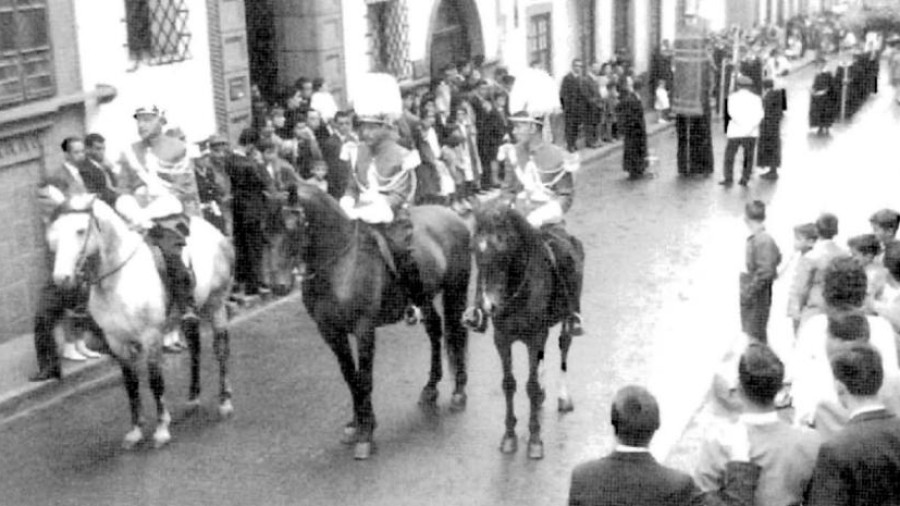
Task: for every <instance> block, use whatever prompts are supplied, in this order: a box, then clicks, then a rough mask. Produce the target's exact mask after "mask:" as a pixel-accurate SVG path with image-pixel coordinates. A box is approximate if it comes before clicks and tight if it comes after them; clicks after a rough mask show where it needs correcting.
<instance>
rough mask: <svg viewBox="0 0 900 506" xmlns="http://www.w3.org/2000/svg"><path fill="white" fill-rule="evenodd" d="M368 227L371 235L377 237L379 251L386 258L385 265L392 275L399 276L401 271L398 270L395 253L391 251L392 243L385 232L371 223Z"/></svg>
mask: <svg viewBox="0 0 900 506" xmlns="http://www.w3.org/2000/svg"><path fill="white" fill-rule="evenodd" d="M366 228H368V229H369V233H370V235H371V236H372V237H373V238H374V239H375V244H376V245H377V246H378V253H379V254H380V255H381V259H382V260H384V263H385V265H387V268H388V270H389V271H390V272H391V274H392V275H394V276H397V275H398V274H399V272H398V271H397V264H396V262H394V253H393V252H392V251H391V245H390V243H389V242H388V240H387V237H385V235H384V232H382V231H381V230H379V229H378V228H376V227H373V226H371V225H367V227H366Z"/></svg>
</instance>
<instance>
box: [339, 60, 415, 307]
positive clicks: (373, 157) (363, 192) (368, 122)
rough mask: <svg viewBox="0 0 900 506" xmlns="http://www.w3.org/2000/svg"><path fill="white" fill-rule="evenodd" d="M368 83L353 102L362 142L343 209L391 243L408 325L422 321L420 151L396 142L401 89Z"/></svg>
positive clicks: (377, 79) (387, 81) (385, 81)
mask: <svg viewBox="0 0 900 506" xmlns="http://www.w3.org/2000/svg"><path fill="white" fill-rule="evenodd" d="M366 79H367V80H369V81H370V82H368V83H363V84H364V86H361V89H365V90H366V94H365V95H363V96H361V97H358V99H357V101H356V102H355V103H354V106H355V108H356V111H357V114H358V115H359V122H360V127H359V139H360V144H359V146H358V149H357V152H356V158H355V165H354V166H353V167H351V170H350V178H349V181H348V183H347V188H346V190H345V192H344V196H343V197H341V199H340V206H341V208H342V209H343V210H344V212H346V213H347V215H348V216H349V217H350V218H351V219H354V220H355V219H358V220H362V221H364V222H366V223H369V224H371V225H374V226H375V227H376V228H378V229H380V230H381V231H382V232H383V233H384V236H385V237H386V238H387V240H388V243H389V244H390V248H391V251H392V253H393V256H394V263H395V264H396V267H397V273H398V274H399V276H400V284H401V286H403V287H404V288H405V289H406V295H407V300H408V301H410V303H411V305H410V306H409V307H408V308H407V311H406V321H407V323H409V324H411V325H412V324H415V323H416V322H418V320H419V319H420V318H421V311H420V310H419V308H418V305H419V304H422V303H424V302H425V301H424V294H423V292H424V288H423V286H422V280H421V276H420V274H419V268H418V265H417V264H416V261H415V259H414V258H413V256H412V232H413V225H412V221H410V217H409V206H410V205H411V203H412V199H413V196H414V195H413V193H414V191H415V169H416V167H418V166H419V165H420V164H421V160H420V158H419V154H418V151H414V150H413V151H410V150H407V149H406V148H404V147H402V146H400V145H399V144H398V143H397V139H398V136H397V132H396V128H395V126H394V122H395V121H396V119H397V118H399V117H400V115H401V114H402V104H401V99H400V88H399V86H398V85H397V83H396V81H394V80H392V78H390V76H387V75H384V74H368V75H367V77H366Z"/></svg>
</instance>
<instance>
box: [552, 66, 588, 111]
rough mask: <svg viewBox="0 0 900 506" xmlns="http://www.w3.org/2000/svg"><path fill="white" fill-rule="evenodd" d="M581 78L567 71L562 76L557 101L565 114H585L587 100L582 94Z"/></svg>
mask: <svg viewBox="0 0 900 506" xmlns="http://www.w3.org/2000/svg"><path fill="white" fill-rule="evenodd" d="M582 79H583V78H581V77H578V76H576V75H575V74H572V73H571V72H569V73H568V74H566V77H564V78H563V80H562V84H561V85H560V88H559V101H560V103H561V104H562V108H563V111H564V112H565V113H566V114H574V115H576V116H579V117H580V116H584V115H586V114H587V108H588V102H587V98H586V97H585V96H584V83H583V81H582Z"/></svg>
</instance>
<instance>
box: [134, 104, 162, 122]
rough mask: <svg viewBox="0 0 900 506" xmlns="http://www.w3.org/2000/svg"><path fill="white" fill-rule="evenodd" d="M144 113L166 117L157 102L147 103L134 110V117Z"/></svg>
mask: <svg viewBox="0 0 900 506" xmlns="http://www.w3.org/2000/svg"><path fill="white" fill-rule="evenodd" d="M142 115H149V116H159V117H160V118H165V117H166V115H165V113H163V111H162V109H160V108H159V107H157V106H156V105H155V104H145V105H142V106H140V107H138V108H137V109H135V110H134V119H137V117H138V116H142Z"/></svg>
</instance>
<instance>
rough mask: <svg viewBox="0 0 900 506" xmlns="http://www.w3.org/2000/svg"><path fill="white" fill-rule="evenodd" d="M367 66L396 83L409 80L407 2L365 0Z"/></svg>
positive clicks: (410, 67) (410, 71)
mask: <svg viewBox="0 0 900 506" xmlns="http://www.w3.org/2000/svg"><path fill="white" fill-rule="evenodd" d="M367 4H368V5H367V11H366V14H367V18H368V22H369V33H368V35H367V36H368V38H369V62H370V64H369V66H370V69H371V70H372V71H373V72H387V73H389V74H392V75H394V76H395V77H396V78H397V79H404V78H407V77H410V76H412V70H413V66H412V62H411V61H410V59H409V20H408V12H407V6H406V0H380V1H375V0H367Z"/></svg>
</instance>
